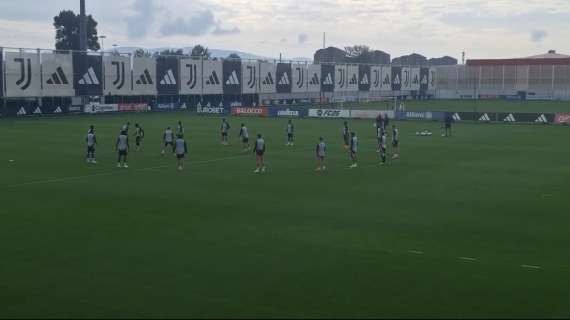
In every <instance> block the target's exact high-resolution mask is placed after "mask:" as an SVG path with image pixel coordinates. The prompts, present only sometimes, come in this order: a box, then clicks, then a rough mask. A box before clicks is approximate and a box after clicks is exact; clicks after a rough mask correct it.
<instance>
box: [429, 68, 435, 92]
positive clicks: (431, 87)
mask: <svg viewBox="0 0 570 320" xmlns="http://www.w3.org/2000/svg"><path fill="white" fill-rule="evenodd" d="M436 84H437V71H436V69H435V68H430V69H429V77H428V90H435V89H436V87H437V85H436Z"/></svg>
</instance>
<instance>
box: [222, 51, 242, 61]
mask: <svg viewBox="0 0 570 320" xmlns="http://www.w3.org/2000/svg"><path fill="white" fill-rule="evenodd" d="M226 59H227V60H241V57H240V56H239V55H238V54H237V53H232V54H230V55H229V56H228V57H227V58H226Z"/></svg>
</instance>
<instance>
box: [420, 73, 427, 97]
mask: <svg viewBox="0 0 570 320" xmlns="http://www.w3.org/2000/svg"><path fill="white" fill-rule="evenodd" d="M428 79H429V68H421V69H420V92H421V94H422V95H424V94H425V93H426V92H427V90H428Z"/></svg>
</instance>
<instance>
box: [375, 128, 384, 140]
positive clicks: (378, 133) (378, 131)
mask: <svg viewBox="0 0 570 320" xmlns="http://www.w3.org/2000/svg"><path fill="white" fill-rule="evenodd" d="M383 135H384V129H383V128H382V127H378V128H376V137H377V138H378V139H381V138H382V136H383Z"/></svg>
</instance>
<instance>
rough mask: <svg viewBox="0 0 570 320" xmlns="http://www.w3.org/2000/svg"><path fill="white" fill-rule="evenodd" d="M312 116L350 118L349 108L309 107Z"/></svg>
mask: <svg viewBox="0 0 570 320" xmlns="http://www.w3.org/2000/svg"><path fill="white" fill-rule="evenodd" d="M309 117H312V118H350V110H338V109H309Z"/></svg>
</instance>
